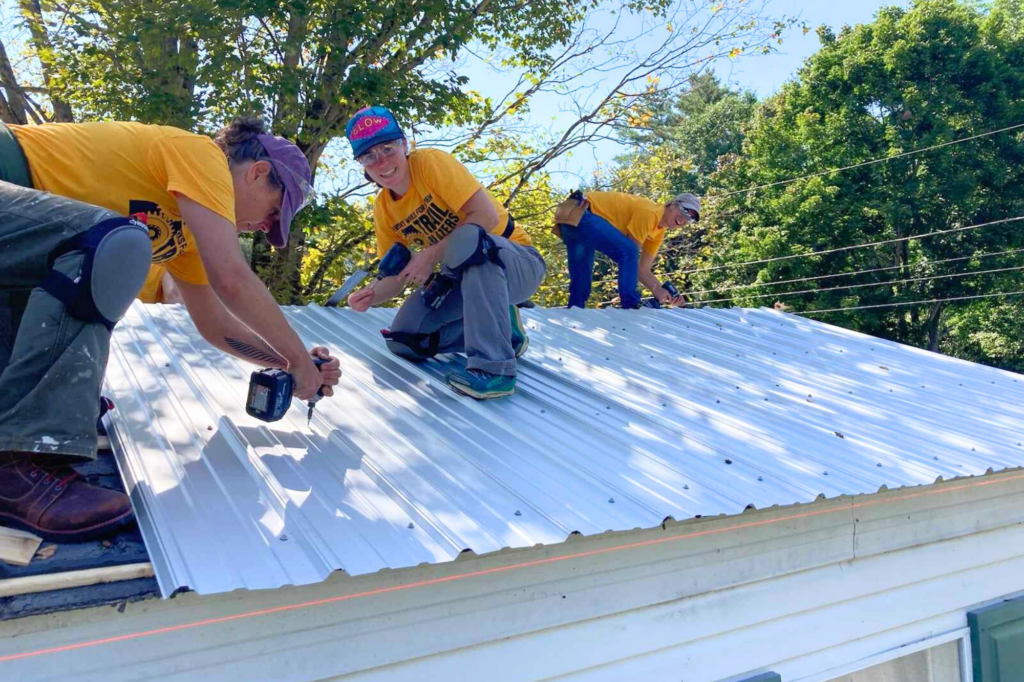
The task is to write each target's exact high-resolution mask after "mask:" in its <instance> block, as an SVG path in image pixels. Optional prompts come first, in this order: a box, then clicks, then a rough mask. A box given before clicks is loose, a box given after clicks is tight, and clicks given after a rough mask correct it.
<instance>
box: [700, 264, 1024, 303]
mask: <svg viewBox="0 0 1024 682" xmlns="http://www.w3.org/2000/svg"><path fill="white" fill-rule="evenodd" d="M1017 270H1024V265H1018V266H1016V267H1013V268H997V269H994V270H972V271H969V272H954V273H952V274H948V275H930V276H928V277H908V278H907V279H892V280H888V281H886V282H865V283H864V284H848V285H845V286H838V287H826V288H824V289H803V290H801V291H782V292H778V293H774V294H756V295H754V296H745V297H744V298H781V297H783V296H799V295H801V294H817V293H823V292H826V291H839V290H842V289H863V288H864V287H884V286H886V285H887V284H907V283H909V282H928V281H932V280H936V279H955V278H957V277H970V276H971V275H991V274H995V273H997V272H1016V271H1017ZM731 300H732V298H731V297H730V298H713V299H711V300H709V301H694V303H695V304H700V305H706V304H709V303H723V302H726V301H731Z"/></svg>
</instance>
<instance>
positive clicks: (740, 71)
mask: <svg viewBox="0 0 1024 682" xmlns="http://www.w3.org/2000/svg"><path fill="white" fill-rule="evenodd" d="M907 4H908V2H907V0H888V1H882V0H848V1H846V2H835V1H834V0H827V1H824V2H812V1H810V0H772V1H771V2H770V3H769V5H768V7H767V9H766V14H767V15H769V16H772V17H781V16H787V17H794V16H796V17H799V18H800V19H801V20H802V21H803V22H806V24H807V25H808V27H810V28H811V31H810V32H808V33H807V34H806V35H805V34H803V33H802V32H801V31H800V30H791V31H789V32H788V33H787V34H786V35H785V41H784V43H783V45H781V46H780V47H779V48H778V49H779V52H778V53H777V54H771V55H763V56H751V57H743V58H740V59H737V60H727V59H723V60H721V64H718V65H716V67H715V72H716V73H717V74H718V76H719V77H720V78H722V79H723V80H725V81H727V82H729V83H731V84H732V85H734V86H738V87H742V88H747V89H751V90H753V91H754V92H756V93H757V94H758V96H760V97H765V96H767V95H770V94H771V93H773V92H775V91H776V90H777V89H778V88H779V87H780V86H781V85H782V84H783V83H785V82H786V81H787V80H790V79H791V78H793V77H794V76H795V74H796V72H797V70H798V69H799V68H800V66H801V65H802V64H803V62H804V60H805V59H806V58H807V57H809V56H811V55H812V54H814V52H815V51H817V50H818V48H819V47H820V44H819V41H818V36H817V34H816V32H815V30H814V29H816V28H817V27H818V26H820V25H821V24H826V25H828V26H830V27H832V28H833V29H834V30H836V31H837V32H838V30H839V29H840V28H841V27H842V26H843V25H844V24H850V25H855V24H862V23H868V22H870V21H872V19H873V18H874V16H875V13H876V12H877V11H878V9H879V8H880V7H883V6H888V5H900V6H906V5H907ZM458 72H459V73H460V74H462V75H466V76H468V77H469V78H470V83H469V87H470V88H473V89H476V90H479V91H480V92H481V93H482V94H484V95H485V96H492V97H495V98H498V97H501V96H503V95H504V94H505V92H507V91H508V89H509V88H510V87H511V86H512V85H514V82H513V81H512V80H510V79H508V78H503V77H502V76H500V75H496V74H495V73H493V72H492V71H491V70H489V69H488V68H487V67H485V66H484V65H483V64H481V63H479V62H474V61H472V60H471V61H470V62H468V63H466V64H464V65H463V66H461V67H460V68H459V69H458ZM564 106H565V99H564V98H560V97H558V96H556V95H553V94H552V95H546V96H543V97H539V98H538V99H536V100H535V101H534V102H533V103H532V105H531V108H532V116H531V120H532V121H535V122H536V123H537V125H538V126H547V125H552V126H553V127H554V128H556V129H557V128H558V127H559V125H560V124H561V125H563V126H564V125H565V124H566V123H567V122H568V121H569V120H571V117H569V116H567V115H566V114H565V113H564V112H562V111H561V108H563V107H564ZM621 151H622V147H621V146H619V145H617V144H616V143H613V142H598V143H597V144H595V145H592V146H590V147H589V148H587V149H579V150H577V152H576V153H575V154H574V155H573V156H572V157H571V158H565V157H563V158H561V159H558V160H556V161H555V162H554V163H553V164H551V166H549V169H551V170H553V171H554V179H555V182H556V183H557V184H559V185H561V186H563V187H574V186H576V185H577V184H578V183H579V182H580V181H581V180H582V178H584V177H589V176H590V175H591V174H592V172H593V170H594V169H595V167H596V165H597V163H598V162H599V161H600V162H602V163H604V164H608V163H610V162H611V161H612V160H613V157H614V156H615V155H616V154H618V153H621Z"/></svg>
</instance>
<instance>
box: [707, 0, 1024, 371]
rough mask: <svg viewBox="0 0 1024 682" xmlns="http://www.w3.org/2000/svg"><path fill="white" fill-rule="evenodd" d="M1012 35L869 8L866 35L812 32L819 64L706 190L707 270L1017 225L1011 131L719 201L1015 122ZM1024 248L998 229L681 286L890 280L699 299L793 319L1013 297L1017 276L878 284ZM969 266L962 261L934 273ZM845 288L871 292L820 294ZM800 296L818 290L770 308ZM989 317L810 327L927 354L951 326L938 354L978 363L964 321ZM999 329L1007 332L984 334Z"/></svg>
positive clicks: (910, 315)
mask: <svg viewBox="0 0 1024 682" xmlns="http://www.w3.org/2000/svg"><path fill="white" fill-rule="evenodd" d="M1021 26H1022V21H1021V11H1020V5H1019V3H1017V2H1013V1H1001V2H997V3H995V4H994V5H992V6H990V7H979V6H978V5H976V4H975V3H966V2H957V1H955V0H919V1H918V2H915V3H913V5H912V6H911V7H910V8H909V9H903V8H896V7H892V8H886V9H883V10H881V11H880V12H879V14H878V16H877V18H876V20H875V21H874V22H873V23H871V24H867V25H861V26H857V27H856V28H844V29H843V30H842V32H841V33H840V34H839V35H838V36H836V35H833V34H832V33H831V32H830V31H828V30H827V29H822V30H820V32H819V35H820V36H821V38H822V42H823V46H822V48H821V50H820V51H819V52H818V53H817V54H815V55H814V56H813V57H811V58H810V59H808V61H807V62H806V64H805V66H804V67H803V68H802V69H801V70H800V72H799V74H798V77H797V78H796V79H795V81H793V82H791V83H789V84H787V85H786V86H785V87H784V88H783V89H782V91H781V92H780V93H778V94H777V95H776V96H774V97H772V98H770V99H769V100H768V101H766V102H765V103H764V104H763V105H762V106H761V107H760V108H759V109H758V110H757V112H756V114H755V115H754V117H753V120H752V121H751V123H750V125H749V126H748V129H747V136H746V139H745V141H744V143H743V148H742V153H741V154H740V155H739V156H737V157H736V158H735V159H732V160H731V161H730V162H729V163H726V164H724V165H723V167H722V168H721V169H719V170H718V172H717V173H715V174H714V176H713V177H712V184H711V188H710V191H709V194H710V195H711V197H714V196H715V195H718V198H717V199H716V198H712V199H711V200H710V201H709V209H710V210H709V211H708V216H709V218H711V219H712V221H713V222H714V223H715V227H716V231H715V235H714V237H713V249H712V252H711V255H710V257H709V261H708V263H707V265H710V266H717V265H728V264H730V263H738V262H744V261H752V260H760V259H766V258H773V257H777V256H783V255H788V254H793V253H807V254H813V253H815V252H819V251H824V250H827V249H830V248H836V247H841V246H845V245H850V244H860V243H867V242H873V241H879V240H887V239H896V238H901V237H906V236H912V235H921V234H924V233H927V232H933V231H938V230H950V229H954V228H960V227H965V226H970V225H973V224H979V223H985V222H988V221H994V220H998V219H1003V218H1008V217H1014V216H1020V215H1024V133H1022V131H1021V130H1016V131H1012V132H1008V133H1001V134H998V135H992V136H987V137H983V138H980V139H977V140H973V141H970V142H966V143H962V144H956V145H950V146H945V147H942V148H940V149H936V150H934V151H928V152H925V153H922V154H915V155H911V156H906V157H903V158H899V159H893V160H891V161H888V162H885V163H879V164H873V165H865V166H861V167H859V168H855V169H852V170H847V171H843V172H835V173H827V174H824V175H820V176H818V177H812V178H807V179H803V180H799V181H796V182H791V183H786V184H780V185H777V186H773V187H768V188H764V189H759V190H757V191H753V192H740V193H737V194H732V195H726V196H722V195H724V194H727V193H728V192H731V191H739V190H744V189H746V188H750V187H753V186H758V185H766V184H770V183H775V182H779V181H783V180H786V179H790V178H794V177H797V176H801V175H805V174H810V173H816V172H819V171H825V170H828V169H835V168H840V167H844V166H850V165H854V164H858V163H863V162H865V161H869V160H871V159H875V158H884V157H892V156H895V155H897V154H900V153H904V152H909V151H913V150H917V149H922V148H925V147H930V146H933V145H940V144H942V143H945V142H950V141H953V140H956V139H958V138H964V137H968V136H971V135H977V134H981V133H985V132H988V131H992V130H996V129H1000V128H1004V127H1008V126H1012V125H1015V124H1019V123H1022V122H1024V41H1022V32H1021ZM1022 244H1024V231H1022V229H1021V224H1018V223H1009V224H1003V225H996V226H992V227H989V228H981V229H977V230H965V231H960V232H954V233H951V234H947V235H941V236H937V237H930V238H925V239H920V240H915V241H909V242H901V243H898V244H895V245H889V246H884V247H877V248H868V249H858V250H853V251H844V252H840V253H835V254H828V255H821V256H813V255H811V256H809V257H806V258H801V259H797V260H785V261H779V262H776V263H768V264H763V265H759V266H746V267H726V268H724V269H721V270H714V271H710V272H706V273H701V274H699V275H697V276H696V277H695V278H694V279H695V286H696V288H698V289H706V288H712V287H727V286H738V285H748V284H751V283H765V282H776V281H781V280H789V279H795V278H802V277H816V276H821V275H826V274H838V273H848V272H853V271H857V270H865V269H876V268H882V267H891V268H893V269H892V270H886V271H882V272H875V273H868V274H864V275H857V276H851V277H844V278H836V279H826V280H815V281H810V282H799V283H793V284H788V285H780V286H775V287H767V288H760V289H754V288H740V289H735V290H731V291H726V292H719V293H710V294H709V295H708V296H706V297H705V298H706V299H711V300H715V299H726V300H725V301H722V303H732V304H738V305H748V306H749V305H753V306H756V305H766V304H771V303H772V302H773V301H774V300H776V296H777V300H780V301H783V302H784V303H785V304H787V305H789V306H791V307H792V308H793V309H794V310H796V311H813V310H815V309H818V310H822V309H828V308H837V307H854V306H866V305H878V304H889V303H897V302H908V301H916V300H932V299H944V298H953V297H958V296H970V295H977V294H984V293H991V292H995V291H1007V290H1018V289H1024V286H1022V284H1024V277H1021V276H1020V274H1019V273H1009V274H997V275H978V276H967V277H953V278H943V279H925V280H922V281H914V282H907V283H891V284H889V283H888V282H891V281H893V280H903V279H917V278H921V277H925V276H928V275H939V274H953V273H959V272H968V271H971V270H978V269H994V268H1000V267H1012V266H1014V265H1020V264H1021V263H1022V261H1021V258H1020V256H1011V257H1005V258H982V257H981V256H982V254H986V253H989V252H995V251H1003V250H1006V249H1010V248H1014V247H1019V246H1021V245H1022ZM972 255H973V256H975V259H974V260H969V261H960V262H957V263H953V264H947V263H943V264H939V263H937V261H943V260H946V259H950V258H958V257H965V256H972ZM853 283H857V284H862V283H879V284H880V285H879V286H871V287H863V288H856V289H836V290H832V291H824V290H825V289H827V288H832V287H837V286H841V285H844V284H853ZM804 289H816V290H818V291H816V292H814V293H810V294H803V295H799V296H780V295H778V294H779V293H781V292H787V291H797V290H804ZM765 292H772V293H770V294H768V295H765ZM719 304H721V303H719ZM999 305H1003V304H999V303H985V304H983V305H980V306H979V305H977V304H969V303H964V304H947V303H932V304H929V305H921V306H910V307H892V308H878V309H870V310H860V311H846V312H839V313H830V314H826V315H824V316H821V317H822V319H824V320H826V321H828V322H832V323H836V324H841V325H843V326H847V327H851V328H854V329H858V330H861V331H865V332H867V333H870V334H875V335H879V336H884V337H887V338H891V339H895V340H898V341H901V342H906V343H911V344H915V345H920V346H926V347H929V348H931V349H933V350H937V349H939V348H940V343H941V341H942V337H943V330H944V329H945V325H944V320H945V319H947V318H949V319H954V318H955V319H956V320H957V324H958V325H959V328H961V329H963V330H965V331H964V332H963V334H964V335H965V336H963V338H959V340H958V341H957V343H956V344H955V348H952V349H958V350H961V351H962V350H963V349H966V348H968V347H969V346H970V347H971V348H974V349H975V350H976V351H978V352H982V351H983V350H984V349H985V348H991V347H993V346H992V345H991V344H989V345H988V346H986V345H985V344H982V343H981V342H979V341H977V338H978V337H977V335H976V334H975V335H974V336H973V337H972V336H971V334H972V333H973V332H971V331H967V330H973V329H976V328H977V324H975V323H974V322H971V323H968V322H965V321H964V320H963V316H964V315H965V314H968V313H966V312H965V311H969V310H972V309H978V310H982V309H984V310H988V309H989V308H991V307H992V306H999ZM1006 305H1012V304H1006ZM986 314H988V313H986ZM997 317H998V318H999V319H1007V318H1006V316H1002V317H1000V316H999V315H996V316H995V317H991V316H990V318H989V319H993V320H994V319H996V318H997ZM975 322H976V321H975ZM1005 328H1006V327H1005V326H1004V327H1003V329H1005ZM1018 335H1019V332H1018ZM968 337H970V338H974V339H975V341H973V342H972V341H969V340H968ZM972 343H973V345H971V344H972ZM1011 356H1012V353H1011V354H1009V355H1007V356H1006V357H1011Z"/></svg>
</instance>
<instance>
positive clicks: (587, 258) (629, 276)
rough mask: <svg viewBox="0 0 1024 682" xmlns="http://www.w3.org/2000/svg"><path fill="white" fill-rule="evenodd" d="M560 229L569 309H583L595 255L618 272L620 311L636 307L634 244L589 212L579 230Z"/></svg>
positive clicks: (637, 257)
mask: <svg viewBox="0 0 1024 682" xmlns="http://www.w3.org/2000/svg"><path fill="white" fill-rule="evenodd" d="M560 227H561V230H562V241H564V242H565V250H566V253H567V254H568V259H569V307H570V308H586V307H587V299H589V298H590V288H591V285H592V284H593V281H594V252H595V251H600V252H601V253H603V254H604V255H606V256H608V257H609V258H611V259H612V260H613V261H614V262H615V264H616V265H617V266H618V268H619V299H620V301H621V305H622V307H623V308H638V307H640V294H639V293H638V292H637V276H638V272H639V268H640V248H639V247H638V246H637V245H636V242H634V241H633V240H632V239H630V238H629V237H627V236H626V235H625V234H623V233H622V232H619V231H618V230H616V229H615V226H614V225H612V224H611V223H609V222H608V221H607V220H605V219H604V218H602V217H600V216H598V215H594V214H593V213H591V212H590V211H587V212H586V213H585V214H583V218H582V219H581V220H580V224H579V227H572V226H571V225H561V226H560Z"/></svg>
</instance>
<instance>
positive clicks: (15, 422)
mask: <svg viewBox="0 0 1024 682" xmlns="http://www.w3.org/2000/svg"><path fill="white" fill-rule="evenodd" d="M116 215H117V214H116V213H113V212H112V211H108V210H107V209H104V208H99V207H97V206H91V205H89V204H84V203H81V202H78V201H73V200H71V199H65V198H64V197H58V196H55V195H53V194H48V193H45V192H40V191H38V190H34V189H29V188H25V187H20V186H18V185H14V184H11V183H9V182H4V181H2V180H0V451H2V450H13V451H21V452H38V453H45V454H52V455H65V456H72V457H78V458H83V459H93V458H95V456H96V420H97V418H98V417H99V399H100V385H101V383H102V381H103V373H104V371H105V370H106V366H107V354H108V351H109V347H110V332H109V331H107V328H106V327H105V326H103V325H102V324H100V323H98V322H85V321H83V320H79V319H77V318H75V317H72V316H71V315H70V314H68V313H67V311H66V310H65V307H64V304H63V303H61V302H60V301H58V300H57V299H55V298H54V297H53V296H51V295H50V294H49V293H47V292H46V291H44V290H43V289H41V288H39V284H40V283H41V282H42V281H43V279H44V278H45V277H46V275H47V273H49V271H50V270H51V265H50V263H49V258H50V254H51V253H53V251H54V250H55V249H56V248H57V247H58V246H59V245H60V244H62V243H63V242H64V241H65V240H67V239H68V238H69V237H72V236H74V235H76V234H78V233H80V232H84V231H86V230H88V229H89V228H91V227H92V226H94V225H96V224H97V223H99V222H101V221H103V220H106V219H107V218H112V217H116ZM82 261H83V256H82V254H81V252H78V251H73V252H70V253H66V254H64V255H63V256H61V257H60V258H58V259H57V260H56V261H55V262H54V263H53V266H52V268H53V269H57V270H59V271H60V272H62V273H64V274H65V275H67V276H68V277H71V278H72V279H74V278H75V277H77V276H78V275H79V272H80V270H81V266H82Z"/></svg>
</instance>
